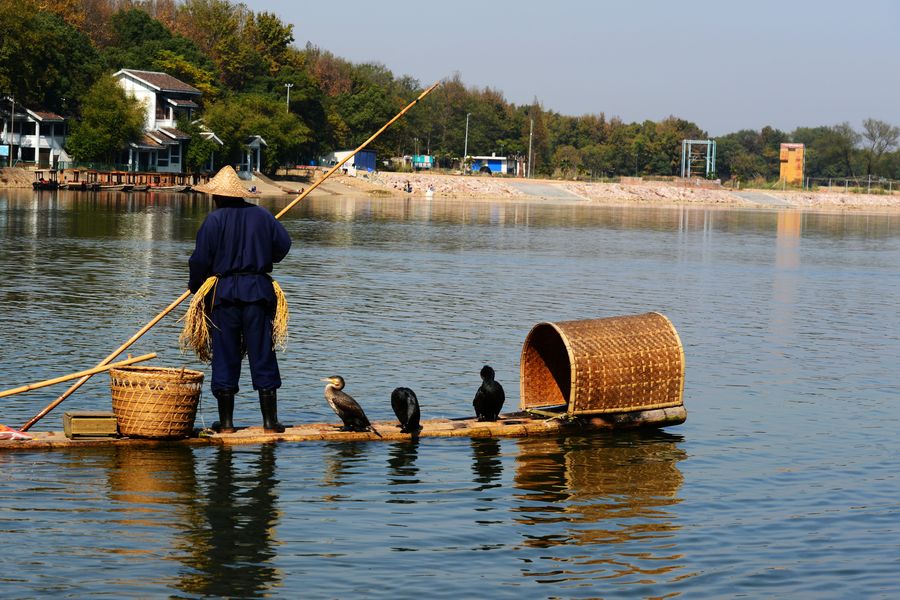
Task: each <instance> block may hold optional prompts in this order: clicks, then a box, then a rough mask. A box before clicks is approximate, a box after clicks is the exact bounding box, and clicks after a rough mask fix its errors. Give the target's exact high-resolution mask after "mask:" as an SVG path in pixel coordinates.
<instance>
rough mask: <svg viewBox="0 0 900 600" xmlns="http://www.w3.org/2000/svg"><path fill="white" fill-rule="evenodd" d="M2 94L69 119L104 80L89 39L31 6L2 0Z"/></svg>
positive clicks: (52, 15)
mask: <svg viewBox="0 0 900 600" xmlns="http://www.w3.org/2000/svg"><path fill="white" fill-rule="evenodd" d="M0 31H2V32H3V33H2V34H0V92H8V93H11V94H12V96H13V97H14V98H15V99H16V101H17V102H20V103H22V104H24V105H25V106H28V107H31V108H42V109H48V110H53V111H57V112H61V113H64V114H65V113H68V112H69V111H70V109H72V108H74V107H75V106H76V104H75V99H76V98H79V97H81V96H82V95H83V94H84V93H85V92H86V91H87V89H88V88H89V87H90V86H91V84H93V82H94V81H95V80H96V79H97V77H98V76H99V74H100V72H101V71H100V64H99V61H98V57H97V53H96V51H95V50H94V48H93V47H92V46H91V43H90V40H89V39H88V37H87V36H86V35H84V34H83V33H81V32H79V31H78V30H76V29H75V28H74V27H72V26H71V25H69V24H68V23H66V22H65V21H63V20H62V18H60V17H59V16H57V15H55V14H51V13H47V12H42V11H40V10H39V9H38V8H37V5H35V4H33V3H31V2H28V1H27V0H26V1H25V2H17V1H13V0H0Z"/></svg>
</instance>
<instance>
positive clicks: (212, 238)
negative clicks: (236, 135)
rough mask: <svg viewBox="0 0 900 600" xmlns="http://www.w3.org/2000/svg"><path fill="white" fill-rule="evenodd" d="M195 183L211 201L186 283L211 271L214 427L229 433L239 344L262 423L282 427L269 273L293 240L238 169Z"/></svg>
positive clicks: (194, 283)
mask: <svg viewBox="0 0 900 600" xmlns="http://www.w3.org/2000/svg"><path fill="white" fill-rule="evenodd" d="M194 189H195V190H197V191H200V192H205V193H207V194H212V197H213V200H214V201H215V203H216V209H215V210H213V211H212V212H211V213H209V215H207V217H206V219H205V220H204V221H203V224H202V225H201V226H200V230H199V231H198V232H197V242H196V246H195V248H194V253H193V254H192V255H191V258H190V260H189V261H188V266H189V269H190V281H189V288H190V290H191V292H194V293H196V292H197V291H198V290H199V289H200V288H201V286H203V284H204V283H205V282H206V280H207V279H208V278H210V277H212V276H216V277H217V278H218V279H217V281H215V285H214V286H213V287H212V289H211V290H210V291H209V292H208V293H207V296H206V302H207V307H208V308H210V309H211V310H210V312H209V316H210V321H211V327H210V332H211V337H212V361H211V362H212V381H211V384H210V387H211V388H212V393H213V396H215V398H216V401H217V403H218V409H219V421H218V423H213V429H214V430H216V431H218V432H220V433H233V432H234V431H235V428H234V423H233V414H234V396H235V394H236V393H237V392H238V381H239V380H240V375H241V363H242V361H243V354H244V352H246V353H247V355H248V356H249V360H250V376H251V379H252V382H253V389H255V390H257V391H258V392H259V406H260V410H261V412H262V418H263V429H264V430H265V431H266V432H267V433H281V432H283V431H284V426H283V425H282V424H281V423H279V422H278V411H277V404H278V402H277V392H276V390H277V389H278V388H279V387H281V374H280V372H279V370H278V360H277V359H276V357H275V348H274V345H273V338H272V326H273V319H274V318H275V308H276V292H275V286H273V281H272V278H271V276H270V275H269V273H271V272H272V264H273V263H277V262H280V261H281V260H282V259H283V258H284V257H285V256H286V255H287V253H288V250H290V247H291V238H290V235H288V232H287V230H285V228H284V226H283V225H282V224H281V223H280V222H279V221H278V220H277V219H276V218H275V217H274V216H273V215H272V213H270V212H269V211H268V210H266V209H264V208H262V207H260V206H257V205H255V204H250V203H249V202H247V201H245V200H244V198H246V197H247V196H249V195H250V192H248V191H247V188H246V187H245V186H244V185H243V183H242V182H241V180H240V178H239V177H238V175H237V173H235V171H234V169H233V168H231V167H230V166H225V167H223V168H222V169H221V170H220V171H219V172H218V173H217V174H216V176H215V177H213V178H212V179H211V180H209V182H208V183H205V184H202V185H198V186H195V187H194Z"/></svg>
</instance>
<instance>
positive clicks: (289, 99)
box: [284, 83, 294, 112]
mask: <svg viewBox="0 0 900 600" xmlns="http://www.w3.org/2000/svg"><path fill="white" fill-rule="evenodd" d="M284 87H286V88H287V112H291V88H292V87H294V84H293V83H286V84H284Z"/></svg>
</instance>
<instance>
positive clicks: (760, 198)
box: [731, 190, 797, 207]
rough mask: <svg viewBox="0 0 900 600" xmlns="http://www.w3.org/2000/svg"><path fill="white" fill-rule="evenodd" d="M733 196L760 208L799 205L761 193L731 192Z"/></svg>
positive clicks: (754, 191)
mask: <svg viewBox="0 0 900 600" xmlns="http://www.w3.org/2000/svg"><path fill="white" fill-rule="evenodd" d="M731 193H732V194H733V195H735V196H737V197H738V198H741V199H742V200H748V201H750V202H753V203H755V204H759V205H760V206H790V207H796V206H797V205H796V204H794V203H793V202H790V201H788V200H785V199H784V198H777V197H775V196H772V195H770V194H767V193H765V192H760V191H756V190H753V191H747V192H731Z"/></svg>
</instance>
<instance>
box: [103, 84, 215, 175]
mask: <svg viewBox="0 0 900 600" xmlns="http://www.w3.org/2000/svg"><path fill="white" fill-rule="evenodd" d="M113 77H114V78H116V80H118V82H119V85H121V86H122V87H123V88H124V89H125V91H126V92H127V93H128V94H129V95H130V96H132V97H134V98H137V99H138V100H139V101H140V102H141V103H142V104H143V105H144V106H145V107H146V112H145V120H144V137H143V139H141V140H140V141H138V142H133V143H131V144H130V146H129V149H128V170H129V171H159V172H163V173H180V172H182V171H183V170H184V152H185V148H186V147H187V142H188V141H190V139H191V136H189V135H188V134H186V133H184V132H182V131H179V130H178V128H177V120H178V119H179V118H180V117H187V118H189V119H190V118H191V117H192V115H193V111H194V110H195V109H197V108H199V106H198V105H197V103H196V102H195V100H197V99H199V97H200V94H201V92H200V90H198V89H197V88H195V87H194V86H192V85H188V84H187V83H184V82H183V81H181V80H179V79H176V78H175V77H172V76H171V75H168V74H166V73H160V72H157V71H138V70H136V69H122V70H120V71H117V72H116V73H114V74H113Z"/></svg>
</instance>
